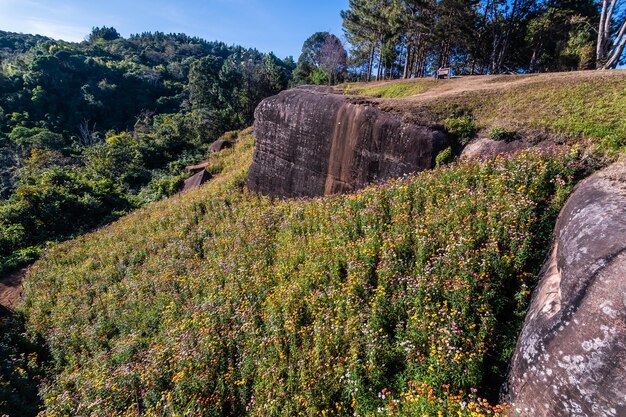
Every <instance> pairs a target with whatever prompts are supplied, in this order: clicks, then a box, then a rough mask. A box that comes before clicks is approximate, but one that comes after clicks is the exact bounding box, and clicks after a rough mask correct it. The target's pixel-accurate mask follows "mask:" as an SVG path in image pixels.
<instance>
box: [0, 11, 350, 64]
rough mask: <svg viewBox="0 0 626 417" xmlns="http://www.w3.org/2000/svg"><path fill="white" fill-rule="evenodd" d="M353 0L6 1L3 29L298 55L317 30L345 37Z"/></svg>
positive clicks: (0, 14)
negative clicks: (179, 36)
mask: <svg viewBox="0 0 626 417" xmlns="http://www.w3.org/2000/svg"><path fill="white" fill-rule="evenodd" d="M347 7H348V0H317V1H301V0H177V1H175V0H151V1H150V0H0V30H5V31H10V32H22V33H36V34H41V35H46V36H50V37H52V38H55V39H64V40H68V41H81V40H83V39H85V37H86V36H87V35H88V34H89V32H90V31H91V28H92V27H93V26H103V25H106V26H114V27H115V28H116V29H117V30H118V31H119V32H120V33H121V34H122V35H123V36H128V35H130V34H131V33H140V32H144V31H152V32H154V31H161V32H183V33H186V34H188V35H193V36H199V37H201V38H205V39H207V40H220V41H224V42H226V43H227V44H239V45H243V46H246V47H255V48H257V49H259V50H260V51H262V52H270V51H272V52H274V53H275V54H276V55H278V56H279V57H281V58H284V57H286V56H288V55H293V56H294V58H296V59H297V58H298V55H299V54H300V49H301V48H302V43H303V42H304V40H305V39H306V38H307V37H309V36H310V35H311V34H313V33H314V32H318V31H328V32H332V33H335V34H336V35H338V36H341V35H342V34H343V32H342V31H341V17H340V16H339V12H340V11H341V10H343V9H347Z"/></svg>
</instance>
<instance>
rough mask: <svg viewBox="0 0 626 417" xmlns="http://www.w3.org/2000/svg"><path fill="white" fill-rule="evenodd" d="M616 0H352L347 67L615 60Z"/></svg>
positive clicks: (583, 64)
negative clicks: (349, 63)
mask: <svg viewBox="0 0 626 417" xmlns="http://www.w3.org/2000/svg"><path fill="white" fill-rule="evenodd" d="M625 12H626V2H623V1H622V0H616V1H613V0H610V1H609V0H602V1H595V0H580V1H571V0H542V1H535V0H469V1H467V0H464V1H460V0H350V1H349V8H348V9H347V10H344V11H343V12H342V13H341V15H342V18H343V27H344V31H345V34H346V37H347V39H348V41H349V42H350V45H351V51H350V52H351V75H352V77H353V78H357V79H362V80H366V81H369V79H370V78H371V77H372V76H375V77H376V79H383V78H408V77H421V76H425V75H430V74H433V73H434V72H435V71H436V70H437V69H438V68H442V67H451V68H453V69H454V71H455V73H456V74H497V73H505V72H548V71H569V70H577V69H591V68H615V67H616V66H617V65H618V63H619V62H620V59H621V56H622V52H623V49H624V47H625V46H626V22H625V20H624V13H625Z"/></svg>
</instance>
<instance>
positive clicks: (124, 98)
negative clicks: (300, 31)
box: [0, 27, 295, 273]
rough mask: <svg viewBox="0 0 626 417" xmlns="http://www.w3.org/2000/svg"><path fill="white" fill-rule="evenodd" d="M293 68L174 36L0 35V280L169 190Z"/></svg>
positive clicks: (106, 32)
mask: <svg viewBox="0 0 626 417" xmlns="http://www.w3.org/2000/svg"><path fill="white" fill-rule="evenodd" d="M294 66H295V64H294V63H293V62H292V61H291V60H285V61H283V60H280V59H278V58H277V57H276V56H274V55H272V54H262V53H260V52H258V51H256V50H254V49H245V48H242V47H239V46H227V45H226V44H224V43H221V42H207V41H204V40H202V39H198V38H193V37H189V36H186V35H183V34H163V33H143V34H139V35H132V36H130V37H129V38H128V39H124V38H122V37H121V36H120V35H119V33H118V32H117V31H116V30H115V29H114V28H108V27H102V28H94V29H93V31H92V33H91V34H90V35H89V37H88V38H87V40H85V41H84V42H81V43H68V42H63V41H55V40H52V39H48V38H45V37H42V36H31V35H22V34H14V33H8V32H0V273H1V272H2V271H3V270H5V269H10V268H14V267H17V266H19V265H21V264H23V263H25V262H28V261H30V260H31V259H34V258H36V257H37V256H39V254H40V252H41V251H42V250H43V249H44V248H45V245H46V242H48V241H57V240H60V239H64V238H67V237H71V236H74V235H77V234H80V233H82V232H85V231H88V230H90V229H92V228H94V227H98V226H100V225H103V224H106V223H108V222H110V221H111V220H113V219H115V218H118V217H119V216H121V215H123V214H125V213H127V212H129V211H131V210H133V209H136V208H138V207H140V206H142V205H144V204H145V203H147V202H150V201H154V200H157V199H160V198H162V197H164V196H168V195H171V194H173V193H174V192H176V191H178V190H179V188H180V185H181V183H182V181H183V180H184V166H185V165H186V164H188V163H189V162H195V161H197V160H198V159H201V158H202V157H203V156H204V155H205V154H206V151H207V149H208V146H209V145H210V144H211V143H212V142H213V141H214V140H215V139H217V138H218V137H219V136H220V135H221V134H223V133H224V132H226V131H229V130H234V129H240V128H243V127H246V126H249V125H250V124H251V123H252V117H253V112H254V109H255V107H256V105H257V104H258V103H259V102H260V101H261V100H262V99H263V98H265V97H268V96H271V95H274V94H276V93H277V92H279V91H280V90H282V89H284V88H286V87H287V85H288V82H289V79H290V77H291V72H292V70H293V67H294Z"/></svg>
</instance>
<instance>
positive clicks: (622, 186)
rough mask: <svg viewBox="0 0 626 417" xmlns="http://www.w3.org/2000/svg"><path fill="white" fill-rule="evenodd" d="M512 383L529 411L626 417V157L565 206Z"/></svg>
mask: <svg viewBox="0 0 626 417" xmlns="http://www.w3.org/2000/svg"><path fill="white" fill-rule="evenodd" d="M505 389H506V390H507V391H508V393H506V395H505V398H504V399H505V400H508V401H509V402H510V403H511V404H513V409H514V410H515V411H517V412H518V413H519V415H523V416H551V417H554V416H568V417H569V416H590V417H591V416H595V417H603V416H611V417H614V416H615V417H616V416H626V163H618V164H615V165H613V166H611V167H610V168H608V169H606V170H605V171H603V172H601V173H599V174H596V175H594V176H592V177H590V178H588V179H587V180H585V181H584V182H582V183H581V184H580V185H579V186H578V187H577V189H576V190H575V191H574V193H573V195H572V196H571V197H570V199H569V201H568V202H567V204H566V205H565V207H564V209H563V211H562V212H561V214H560V216H559V219H558V222H557V225H556V235H555V242H554V244H553V248H552V252H551V256H550V257H549V259H548V260H547V261H546V264H545V265H544V268H543V270H542V275H541V280H540V282H539V285H538V287H537V289H536V290H535V293H534V294H533V299H532V302H531V306H530V309H529V311H528V315H527V317H526V321H525V323H524V328H523V330H522V333H521V335H520V338H519V340H518V343H517V348H516V351H515V353H514V356H513V360H512V364H511V370H510V375H509V379H508V383H507V386H506V387H505Z"/></svg>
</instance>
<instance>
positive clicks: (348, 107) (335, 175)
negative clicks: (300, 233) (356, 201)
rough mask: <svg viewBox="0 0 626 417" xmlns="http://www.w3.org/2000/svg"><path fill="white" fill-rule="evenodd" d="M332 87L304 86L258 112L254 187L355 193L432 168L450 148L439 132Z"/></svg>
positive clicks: (289, 193) (288, 193)
mask: <svg viewBox="0 0 626 417" xmlns="http://www.w3.org/2000/svg"><path fill="white" fill-rule="evenodd" d="M354 101H355V99H354V98H350V97H347V96H342V95H338V94H334V93H332V92H331V91H329V90H328V89H323V88H322V89H307V88H298V89H293V90H289V91H284V92H282V93H280V94H279V95H277V96H274V97H270V98H268V99H266V100H264V101H263V102H262V103H261V104H260V105H259V106H258V108H257V109H256V112H255V120H256V121H255V124H254V136H255V140H256V150H255V154H254V162H253V164H252V167H251V168H250V173H249V175H248V187H249V188H250V189H251V190H253V191H257V192H260V193H262V194H266V195H271V196H280V197H302V196H321V195H330V194H337V193H345V192H351V191H354V190H357V189H360V188H362V187H364V186H365V185H367V184H368V183H371V182H374V181H377V180H385V179H388V178H392V177H397V176H401V175H403V174H407V173H411V172H417V171H421V170H425V169H430V168H432V167H433V166H434V162H435V157H436V156H437V154H438V153H439V152H440V151H441V150H443V149H445V148H446V147H447V146H448V140H447V137H446V135H445V134H444V133H443V132H441V131H439V130H436V129H433V128H429V127H425V126H417V125H412V124H407V123H403V122H402V120H401V119H400V117H399V116H398V115H395V114H392V113H387V112H383V111H380V110H378V109H377V108H375V107H374V106H371V105H363V104H356V103H355V102H354Z"/></svg>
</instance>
